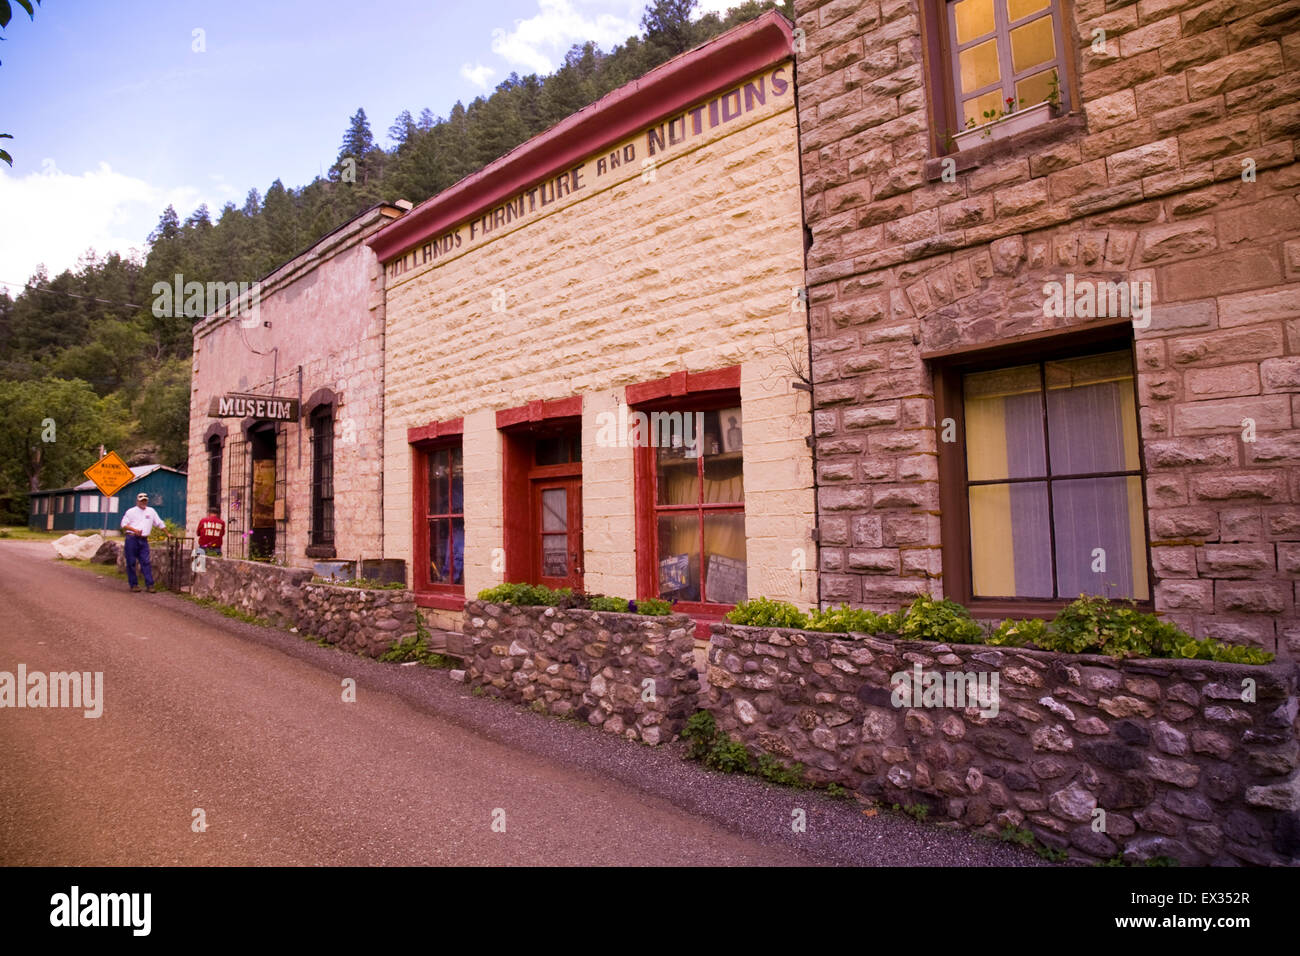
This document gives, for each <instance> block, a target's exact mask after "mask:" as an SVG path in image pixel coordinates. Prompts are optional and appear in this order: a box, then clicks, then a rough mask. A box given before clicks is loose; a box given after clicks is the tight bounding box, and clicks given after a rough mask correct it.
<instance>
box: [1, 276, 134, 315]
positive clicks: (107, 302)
mask: <svg viewBox="0 0 1300 956" xmlns="http://www.w3.org/2000/svg"><path fill="white" fill-rule="evenodd" d="M0 285H7V286H14V287H16V288H19V289H26V290H27V291H28V292H49V293H51V294H52V295H66V296H69V297H71V298H73V299H85V300H87V301H89V302H102V303H103V304H104V305H118V306H122V307H123V308H126V309H143V308H144V306H142V305H136V304H135V303H134V302H113V301H112V300H111V299H97V298H95V296H93V295H77V293H75V292H64V291H62V290H61V289H42V288H40V287H39V286H34V285H29V284H28V283H25V282H10V281H8V280H7V279H0Z"/></svg>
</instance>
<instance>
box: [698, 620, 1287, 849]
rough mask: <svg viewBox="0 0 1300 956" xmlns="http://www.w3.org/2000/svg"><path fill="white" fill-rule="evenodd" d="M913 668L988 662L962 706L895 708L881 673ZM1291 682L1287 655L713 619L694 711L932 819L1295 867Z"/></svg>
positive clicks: (1094, 844)
mask: <svg viewBox="0 0 1300 956" xmlns="http://www.w3.org/2000/svg"><path fill="white" fill-rule="evenodd" d="M917 665H920V667H921V669H922V673H935V672H937V673H939V674H942V675H946V674H951V673H978V672H984V673H986V674H996V675H997V676H998V684H997V686H996V691H997V693H996V695H994V696H992V697H991V698H988V699H984V700H981V701H980V702H979V705H978V706H974V707H967V708H958V707H934V706H915V707H913V706H908V703H909V696H904V695H900V696H899V697H898V698H897V700H898V701H900V702H901V703H900V705H898V706H896V705H895V699H894V698H893V696H892V690H893V688H894V686H896V684H895V682H894V681H893V680H892V675H895V674H898V673H899V672H905V673H906V674H907V678H908V680H909V681H911V680H912V679H913V678H914V675H915V669H916V666H917ZM1246 678H1249V679H1251V680H1253V681H1254V699H1253V700H1249V701H1245V700H1243V699H1242V698H1243V696H1249V695H1248V694H1245V688H1246V687H1247V686H1248V685H1246V684H1245V679H1246ZM1296 678H1297V672H1296V669H1295V668H1294V666H1293V665H1291V664H1289V663H1281V664H1279V663H1275V664H1273V665H1269V666H1265V667H1252V666H1247V665H1231V664H1215V663H1211V662H1206V661H1183V660H1127V661H1116V660H1112V659H1110V658H1107V657H1098V656H1092V655H1086V656H1085V655H1067V654H1055V653H1049V652H1045V651H1022V650H1011V649H1004V648H994V647H986V646H973V645H951V646H950V645H944V644H927V643H917V642H896V641H893V640H887V639H884V638H872V637H867V636H865V635H857V636H850V635H828V634H817V633H813V632H809V631H796V630H790V629H770V628H754V627H737V626H734V625H723V624H717V625H714V626H713V638H712V643H711V644H710V647H709V673H708V689H707V691H706V697H705V706H706V707H707V708H708V709H709V710H710V711H711V712H712V713H713V714H714V716H715V718H716V720H717V722H718V727H719V728H720V729H721V730H723V731H726V732H728V733H731V734H734V735H736V736H738V737H739V738H740V739H741V740H742V741H743V742H744V743H745V744H747V745H748V746H749V749H750V750H751V752H753V753H755V754H757V753H761V752H768V753H771V754H774V755H776V756H778V757H780V758H782V759H784V760H786V761H799V762H801V763H803V764H804V765H805V767H806V768H807V772H808V775H809V776H810V777H811V778H812V779H814V780H816V781H818V782H823V783H825V782H830V781H835V782H837V783H840V784H842V785H844V786H846V787H850V788H852V789H854V790H856V791H858V792H859V793H861V794H863V795H864V796H867V797H871V798H873V799H877V800H880V801H882V802H889V803H894V802H896V803H900V804H904V805H908V804H916V803H921V804H924V805H925V806H927V807H928V808H929V809H930V818H931V819H937V820H941V821H942V820H949V821H956V822H957V823H959V824H960V825H962V826H964V827H971V828H975V829H980V830H982V831H984V832H988V833H990V834H997V833H999V832H1000V831H1001V830H1002V829H1003V828H1004V827H1026V828H1028V829H1030V830H1032V831H1033V833H1034V834H1035V835H1036V836H1037V837H1038V839H1039V840H1040V841H1042V842H1043V843H1045V844H1047V845H1048V846H1051V847H1055V848H1058V849H1067V850H1068V853H1069V854H1070V857H1071V858H1073V859H1075V860H1084V861H1087V860H1099V859H1109V858H1111V857H1113V856H1114V855H1115V854H1116V853H1120V852H1122V853H1123V854H1124V855H1125V858H1126V859H1127V860H1129V861H1130V862H1133V861H1142V860H1147V859H1150V858H1152V857H1155V856H1169V857H1173V858H1175V859H1177V860H1179V861H1180V863H1182V864H1183V865H1189V864H1194V865H1204V864H1214V865H1240V864H1242V863H1251V864H1277V863H1283V864H1291V865H1295V864H1297V863H1300V773H1297V770H1296V767H1297V756H1298V754H1300V746H1298V743H1297V741H1298V738H1300V721H1298V720H1297V704H1298V700H1297V696H1296V693H1297V685H1296ZM944 679H945V682H946V677H945V678H944ZM986 680H989V681H991V680H992V678H991V677H988V678H986ZM902 683H903V681H902V680H899V681H898V682H897V684H899V685H901V684H902ZM910 699H911V700H912V701H915V702H916V703H917V704H927V703H930V701H928V700H926V698H925V697H924V696H922V697H920V698H910ZM990 700H991V701H996V703H997V707H996V712H995V708H994V707H992V706H988V703H989V701H990ZM948 703H955V701H952V700H949V701H948ZM1097 810H1101V811H1103V815H1102V816H1098V815H1097V814H1096V812H1095V811H1097ZM1097 824H1100V826H1097Z"/></svg>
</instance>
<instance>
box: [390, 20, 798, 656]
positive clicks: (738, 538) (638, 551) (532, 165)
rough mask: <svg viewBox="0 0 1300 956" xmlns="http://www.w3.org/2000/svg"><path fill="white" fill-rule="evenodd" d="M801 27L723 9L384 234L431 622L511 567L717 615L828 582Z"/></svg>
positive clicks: (400, 419) (401, 443) (395, 441)
mask: <svg viewBox="0 0 1300 956" xmlns="http://www.w3.org/2000/svg"><path fill="white" fill-rule="evenodd" d="M791 32H792V31H791V26H790V24H789V22H788V21H786V20H785V19H784V18H782V17H780V16H779V15H777V14H773V13H769V14H766V15H764V16H762V17H760V18H758V19H757V20H755V21H752V22H750V23H748V24H745V25H743V26H740V27H737V28H735V29H733V30H731V31H728V32H727V33H725V34H722V35H720V36H719V37H717V38H715V39H714V40H712V41H710V42H709V43H706V44H704V45H702V46H700V47H698V48H696V49H694V50H691V51H689V52H687V53H685V54H682V55H681V56H678V57H676V58H675V59H673V60H671V61H669V62H667V63H665V64H663V65H662V66H660V67H658V68H656V69H655V70H653V71H651V72H650V73H648V74H646V75H645V76H643V77H641V78H640V79H638V80H636V81H634V82H632V83H629V84H627V85H625V86H623V87H621V88H619V89H618V90H615V91H613V92H611V93H609V94H608V95H606V96H605V97H603V98H602V99H600V100H598V101H597V102H595V103H593V104H592V105H591V106H588V107H586V108H584V109H583V110H581V111H579V112H577V113H575V114H573V115H572V116H570V117H568V118H567V119H565V120H564V121H562V122H560V123H559V124H557V125H556V126H554V127H552V128H551V129H549V130H547V131H546V132H544V133H542V134H540V135H538V136H536V137H534V138H533V139H531V140H529V141H527V142H525V143H524V144H522V145H521V146H519V147H517V148H516V149H514V150H513V151H511V152H510V153H508V154H507V155H505V156H504V157H502V158H500V159H498V160H496V161H495V162H493V163H491V164H489V165H488V166H486V167H485V168H483V169H482V170H480V171H479V172H478V173H475V174H474V175H472V176H470V177H468V178H466V179H464V180H462V181H461V182H459V183H457V184H456V185H455V186H453V187H451V188H449V189H447V190H445V191H444V192H442V193H440V194H439V195H438V196H436V197H434V198H432V199H430V200H428V201H427V202H424V203H422V204H420V205H419V206H417V207H415V209H414V210H412V211H411V212H410V213H408V214H407V215H405V216H403V217H402V218H400V219H397V220H395V221H393V222H390V223H388V224H387V225H385V226H384V227H383V228H382V229H380V230H379V231H378V232H376V233H374V234H373V235H372V236H369V237H368V239H367V242H368V244H369V245H370V247H371V248H373V249H374V251H375V253H376V254H377V256H378V258H379V260H380V261H381V262H382V263H383V267H384V269H385V286H386V312H385V321H386V333H385V346H386V350H385V363H386V371H385V377H384V396H383V408H384V429H385V435H384V440H383V480H384V489H383V507H384V511H383V534H384V548H385V551H386V553H387V554H388V555H389V556H391V557H397V558H403V559H405V560H407V561H408V562H409V565H410V570H409V573H410V582H409V583H410V586H411V587H412V588H413V589H414V591H415V592H416V595H417V601H418V603H419V604H420V605H421V606H423V607H425V608H426V609H429V615H428V616H430V617H431V619H432V620H433V621H434V622H436V624H437V625H438V626H441V627H449V628H453V629H454V628H456V627H457V625H458V623H459V620H460V609H461V608H462V606H463V604H464V601H465V599H466V597H467V596H468V597H473V596H474V595H476V594H477V593H478V592H479V591H480V590H482V589H484V588H487V587H490V586H492V585H495V584H498V583H501V582H507V581H508V582H529V583H537V584H544V585H547V586H551V587H572V588H575V589H581V590H583V591H586V592H588V593H601V594H608V595H616V596H621V597H628V598H649V597H660V598H665V599H668V600H672V601H674V602H676V606H677V608H678V609H679V610H683V611H685V612H687V613H690V614H691V615H692V616H693V617H695V619H696V620H697V622H698V624H699V628H701V629H702V628H703V627H704V625H705V624H707V622H709V621H712V620H717V619H718V618H719V617H720V616H721V615H722V614H724V613H725V612H726V611H727V610H728V609H730V608H731V607H732V606H734V605H735V604H736V603H738V602H739V601H741V600H744V599H745V598H747V597H756V596H758V595H760V594H761V595H766V596H768V597H772V598H779V599H784V600H788V601H793V602H795V603H798V604H800V605H803V606H807V605H808V604H809V603H810V602H812V601H813V600H814V599H815V584H814V580H813V575H812V573H811V569H812V568H814V567H815V560H816V559H815V553H814V551H813V548H814V547H815V546H814V543H813V534H812V532H813V527H814V503H815V501H814V487H813V469H812V456H811V449H810V447H809V443H810V435H811V425H812V419H811V411H812V409H811V404H810V396H809V393H808V390H807V389H808V385H807V380H808V351H807V348H808V346H807V311H806V305H805V300H804V297H803V296H802V294H801V292H800V290H801V288H802V286H803V268H804V233H803V220H802V213H801V208H800V186H799V152H798V133H797V128H796V112H795V102H794V69H793V63H792V60H791V54H792V49H793V43H792V35H791ZM697 633H701V631H700V630H698V629H697Z"/></svg>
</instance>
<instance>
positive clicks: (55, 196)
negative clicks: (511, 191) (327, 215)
mask: <svg viewBox="0 0 1300 956" xmlns="http://www.w3.org/2000/svg"><path fill="white" fill-rule="evenodd" d="M734 3H735V0H700V2H699V8H698V10H697V14H702V13H704V12H707V11H710V10H718V11H721V10H725V9H727V8H728V7H730V6H732V5H733V4H734ZM645 5H646V0H477V2H472V3H471V2H465V0H385V2H383V3H379V4H359V3H356V2H355V0H352V2H345V0H264V2H262V3H257V4H241V3H229V2H212V0H207V2H198V0H44V3H43V5H42V6H40V7H37V8H36V17H35V19H34V20H29V19H28V18H27V15H26V14H25V13H24V12H23V11H22V10H21V8H19V7H18V5H17V4H12V6H13V8H14V18H13V20H12V21H10V23H9V26H8V27H7V28H6V29H4V30H3V31H0V36H3V37H4V41H3V42H0V132H6V133H11V134H12V135H13V136H14V138H13V139H12V140H3V141H0V147H3V148H4V149H7V150H8V151H9V153H10V154H11V155H12V156H13V158H14V163H13V168H12V169H10V168H9V167H8V166H6V165H4V164H3V163H0V282H4V283H10V285H8V286H7V288H8V291H9V293H10V295H16V294H17V292H18V286H20V285H21V284H22V283H24V282H26V281H27V280H28V279H29V278H30V277H31V275H32V274H33V273H34V272H35V271H36V269H37V268H38V266H40V265H41V264H44V266H45V267H46V268H47V269H48V271H49V273H50V275H57V274H58V273H60V272H62V271H63V270H64V269H67V268H74V267H75V266H76V265H77V263H78V261H79V260H80V259H81V257H82V256H83V254H85V253H86V251H87V250H89V249H93V250H94V251H95V252H96V253H97V254H98V255H99V256H100V257H101V258H102V257H103V256H104V255H105V254H106V253H108V252H110V251H117V252H120V253H122V254H123V255H129V254H133V251H134V254H135V255H142V254H143V252H144V250H145V239H146V237H147V236H148V235H149V233H150V232H151V231H152V230H153V229H154V227H155V226H156V225H157V224H158V218H159V216H160V215H161V214H162V211H163V209H164V208H165V207H166V206H167V205H168V204H171V205H174V206H175V207H176V211H177V213H178V214H179V215H180V217H181V218H182V219H184V218H185V217H186V216H187V215H189V214H190V213H191V212H193V211H194V209H196V208H197V207H198V206H199V205H200V204H201V203H207V205H208V207H209V209H210V210H211V211H212V213H213V218H214V219H215V218H216V216H217V214H218V213H219V211H220V209H221V207H222V206H223V205H224V204H225V203H227V202H234V203H235V204H236V205H243V202H244V198H245V196H246V195H247V194H248V190H249V189H250V188H256V189H257V190H258V192H259V193H265V192H266V187H267V186H269V185H270V184H271V182H272V181H274V180H275V179H277V178H279V179H280V180H281V181H283V182H284V184H285V185H286V186H288V187H295V186H302V185H305V184H307V183H309V182H310V181H311V180H312V179H313V178H315V177H316V176H318V175H324V174H325V171H326V170H327V169H328V168H329V166H330V165H331V164H332V163H333V162H334V160H335V157H336V156H337V154H338V150H339V145H340V143H341V141H342V138H343V132H344V130H345V129H346V128H347V124H348V119H349V117H351V116H352V114H353V113H355V112H356V110H357V108H358V107H363V108H364V109H365V111H366V116H367V117H368V118H369V120H370V127H371V130H372V131H373V132H374V134H375V138H376V140H377V141H379V142H380V143H381V144H382V145H383V146H384V147H385V148H391V147H392V145H393V144H392V142H391V141H390V140H389V139H388V137H387V131H388V127H389V125H390V124H391V123H392V122H393V120H394V119H395V118H396V116H397V114H398V113H400V112H401V111H402V110H404V109H407V110H410V111H411V114H412V115H413V116H416V117H418V116H419V112H420V110H421V109H423V108H425V107H428V108H429V109H431V110H433V112H434V113H435V114H436V115H439V116H445V115H447V113H448V112H449V111H450V109H451V107H452V105H453V104H455V102H456V101H457V100H460V101H462V102H465V103H468V102H470V101H471V100H472V99H474V97H476V96H479V95H485V94H489V93H491V91H492V89H493V88H494V87H495V86H496V84H497V83H499V82H501V81H502V80H503V79H505V78H506V77H507V76H509V74H510V73H511V72H512V71H513V72H517V73H519V74H520V75H521V76H522V75H524V74H527V73H533V72H536V73H548V72H551V71H552V70H554V69H555V68H556V67H557V66H558V65H559V64H560V63H561V62H562V60H563V57H564V53H565V52H566V51H567V50H568V49H569V47H570V46H572V45H573V44H574V43H582V42H585V41H587V40H593V41H595V42H596V43H597V45H599V46H600V47H601V48H603V49H609V48H611V47H612V46H614V45H615V44H617V43H621V42H622V41H623V40H625V39H626V38H627V37H628V36H631V35H633V34H637V33H639V32H640V21H641V15H642V13H643V11H644V7H645ZM376 10H377V11H378V12H377V13H373V12H370V11H376ZM15 283H16V285H14V284H15Z"/></svg>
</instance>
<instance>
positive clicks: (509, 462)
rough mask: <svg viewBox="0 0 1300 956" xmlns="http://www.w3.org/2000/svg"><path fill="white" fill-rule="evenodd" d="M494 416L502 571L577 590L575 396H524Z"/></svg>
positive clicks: (510, 577) (578, 416) (578, 435)
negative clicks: (498, 448) (499, 443)
mask: <svg viewBox="0 0 1300 956" xmlns="http://www.w3.org/2000/svg"><path fill="white" fill-rule="evenodd" d="M496 417H497V428H498V430H500V432H501V438H502V446H501V449H502V497H503V502H502V505H503V511H502V515H503V521H502V533H503V535H502V537H503V543H504V545H505V579H506V580H507V581H525V582H528V583H531V584H545V585H546V586H548V587H570V588H573V589H574V590H575V591H578V592H581V591H582V589H583V587H584V584H583V580H584V579H583V571H582V566H583V544H582V397H581V396H579V395H575V396H570V397H569V398H561V399H556V400H553V401H535V402H530V403H529V404H527V405H520V406H517V407H515V408H506V409H501V410H500V411H498V412H497V413H496ZM548 557H549V560H548ZM561 564H562V565H563V572H562V573H561V571H560V565H561ZM548 572H554V573H548Z"/></svg>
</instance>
